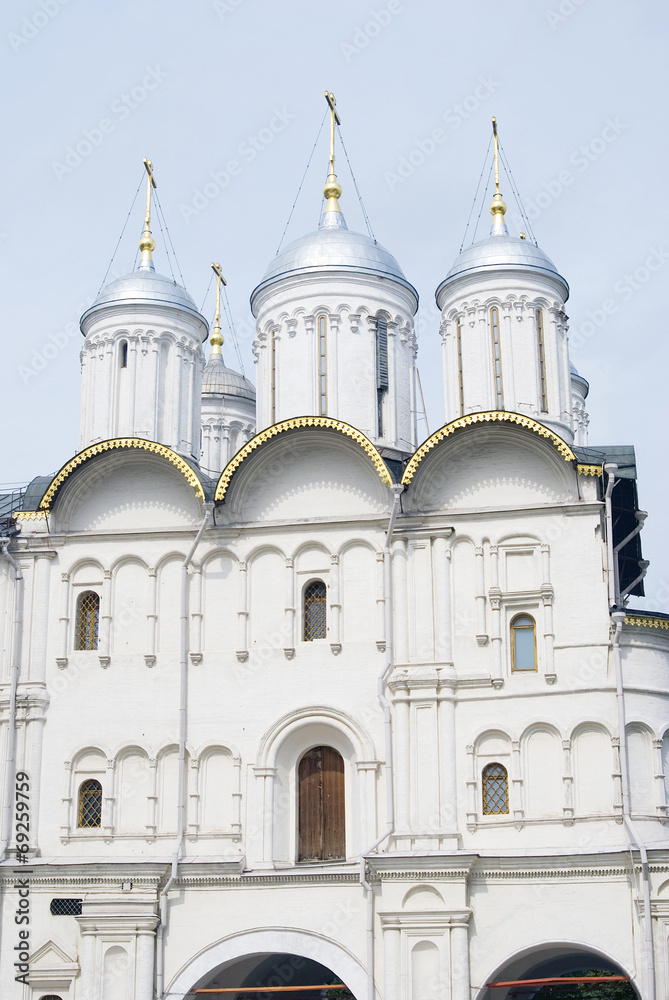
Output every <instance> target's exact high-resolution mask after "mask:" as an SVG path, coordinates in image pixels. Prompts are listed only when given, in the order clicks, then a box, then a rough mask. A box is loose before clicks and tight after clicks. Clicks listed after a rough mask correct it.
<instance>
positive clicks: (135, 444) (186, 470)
mask: <svg viewBox="0 0 669 1000" xmlns="http://www.w3.org/2000/svg"><path fill="white" fill-rule="evenodd" d="M121 448H137V449H138V450H140V451H149V452H151V453H152V454H154V455H160V457H161V458H166V459H167V461H168V462H170V463H171V464H172V465H174V466H175V468H177V469H178V470H179V472H180V473H181V474H182V476H183V477H184V479H185V480H186V482H187V483H188V484H189V485H190V486H192V487H193V489H194V490H195V495H196V496H197V498H198V500H204V490H203V488H202V483H201V482H200V480H199V479H198V477H197V475H196V473H195V472H194V471H193V469H191V467H190V465H189V464H188V462H186V461H184V459H183V458H182V457H181V455H177V453H176V452H175V451H172V449H171V448H168V447H166V445H164V444H158V442H157V441H147V440H145V439H144V438H112V439H111V440H109V441H100V443H99V444H92V445H90V447H88V448H84V450H83V451H80V452H79V454H78V455H75V456H74V458H71V459H70V461H69V462H67V463H66V464H65V465H64V466H63V468H62V469H61V470H60V472H57V473H56V475H55V476H54V478H53V479H52V481H51V484H50V486H49V488H48V490H47V491H46V493H45V494H44V496H43V497H42V500H41V501H40V510H50V509H51V503H52V501H53V499H54V497H55V495H56V493H57V492H58V490H59V489H60V487H61V486H62V485H63V483H64V482H65V480H66V479H67V478H68V476H69V475H70V474H71V473H72V472H74V470H75V469H76V468H77V467H78V466H80V465H83V464H84V462H87V461H88V459H89V458H93V457H94V456H95V455H101V454H102V453H103V452H105V451H117V450H119V449H121Z"/></svg>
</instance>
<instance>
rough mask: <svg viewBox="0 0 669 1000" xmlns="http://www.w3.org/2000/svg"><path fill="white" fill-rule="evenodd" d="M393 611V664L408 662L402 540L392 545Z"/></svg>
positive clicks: (405, 552)
mask: <svg viewBox="0 0 669 1000" xmlns="http://www.w3.org/2000/svg"><path fill="white" fill-rule="evenodd" d="M392 544H393V548H392V552H393V558H392V574H393V609H394V615H393V619H394V624H395V657H394V659H395V663H396V664H397V663H408V661H409V630H408V619H407V543H406V540H405V539H403V538H398V539H396V540H395V541H394V542H393V543H392Z"/></svg>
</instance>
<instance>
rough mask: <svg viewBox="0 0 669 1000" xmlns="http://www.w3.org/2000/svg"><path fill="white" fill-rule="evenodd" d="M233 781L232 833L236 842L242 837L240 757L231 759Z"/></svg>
mask: <svg viewBox="0 0 669 1000" xmlns="http://www.w3.org/2000/svg"><path fill="white" fill-rule="evenodd" d="M232 767H233V779H232V789H233V791H232V823H231V826H232V832H233V834H234V836H235V838H236V839H237V840H239V839H240V838H241V835H242V760H241V757H233V758H232Z"/></svg>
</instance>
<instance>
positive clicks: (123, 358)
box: [119, 340, 128, 368]
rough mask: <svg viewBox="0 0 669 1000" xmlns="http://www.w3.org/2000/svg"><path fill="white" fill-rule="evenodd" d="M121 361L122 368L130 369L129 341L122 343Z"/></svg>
mask: <svg viewBox="0 0 669 1000" xmlns="http://www.w3.org/2000/svg"><path fill="white" fill-rule="evenodd" d="M119 361H120V363H121V368H127V367H128V341H127V340H122V341H121V349H120V351H119Z"/></svg>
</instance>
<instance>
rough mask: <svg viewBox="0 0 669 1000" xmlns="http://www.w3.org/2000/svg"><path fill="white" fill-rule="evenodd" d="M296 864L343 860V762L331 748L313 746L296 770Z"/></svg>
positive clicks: (344, 853)
mask: <svg viewBox="0 0 669 1000" xmlns="http://www.w3.org/2000/svg"><path fill="white" fill-rule="evenodd" d="M297 783H298V848H297V860H298V861H337V860H341V859H342V858H345V857H346V821H345V813H344V761H343V759H342V756H341V754H339V753H338V752H337V751H336V750H335V749H334V748H333V747H313V748H312V749H311V750H308V751H307V753H305V755H304V756H303V757H302V760H301V761H300V764H299V767H298V774H297Z"/></svg>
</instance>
